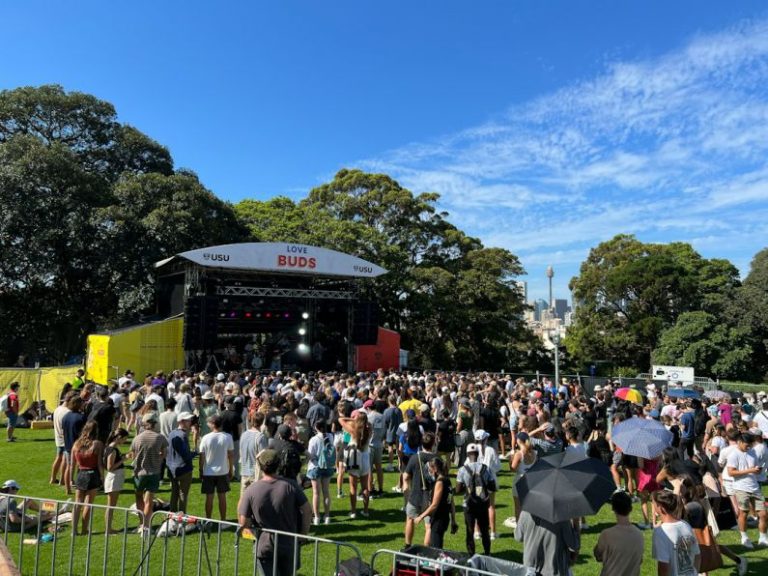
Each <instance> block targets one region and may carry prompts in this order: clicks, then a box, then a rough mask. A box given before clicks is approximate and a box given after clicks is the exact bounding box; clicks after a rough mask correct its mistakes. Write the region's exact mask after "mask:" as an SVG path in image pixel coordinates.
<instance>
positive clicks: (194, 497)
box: [0, 430, 768, 576]
mask: <svg viewBox="0 0 768 576" xmlns="http://www.w3.org/2000/svg"><path fill="white" fill-rule="evenodd" d="M17 436H18V437H19V441H18V442H17V443H15V444H9V443H6V442H4V441H0V481H4V480H6V479H9V478H13V479H15V480H17V481H18V482H19V483H20V484H21V485H22V494H23V495H25V496H34V497H41V498H56V499H66V495H65V494H64V489H63V488H60V487H58V486H51V485H49V484H48V478H49V473H50V465H51V462H52V459H53V455H54V444H53V440H52V431H47V430H42V431H31V430H19V431H18V433H17ZM512 478H513V477H512V475H511V474H510V473H509V472H506V471H505V472H503V473H502V474H501V476H500V485H501V491H500V493H499V494H498V495H497V530H498V532H499V534H500V538H499V539H498V540H496V541H495V542H494V543H493V554H494V555H495V556H498V557H501V558H505V559H508V560H512V561H516V562H521V561H522V548H521V544H520V543H518V542H516V541H515V540H514V538H513V535H512V533H511V531H510V530H509V529H507V528H506V527H504V526H503V520H504V519H505V518H507V517H509V516H511V515H512V495H511V485H512ZM395 483H396V475H395V474H394V473H390V474H386V475H385V487H386V488H387V490H388V492H387V494H386V495H385V497H384V498H381V499H375V500H373V501H372V503H371V517H370V518H369V519H361V518H359V517H358V519H356V520H350V519H349V518H348V517H347V514H348V513H349V499H348V498H347V497H345V498H343V499H341V500H339V499H336V498H335V487H334V485H332V492H333V494H334V497H333V501H332V516H333V523H332V524H331V525H329V526H320V527H313V528H312V532H311V534H313V535H316V536H319V537H323V538H328V539H332V540H337V541H340V542H346V543H350V544H354V545H355V546H357V547H358V548H359V549H360V551H361V552H362V555H363V559H364V560H365V561H370V559H371V556H372V554H373V553H374V552H375V551H376V550H377V549H382V548H389V549H393V550H399V549H400V548H402V546H403V519H404V516H403V513H402V512H400V506H401V505H402V497H401V496H400V495H399V494H395V493H394V492H391V491H389V490H390V489H391V488H392V486H394V485H395ZM346 493H348V488H347V487H346V486H345V494H346ZM238 494H239V492H238V491H233V492H231V493H230V495H229V499H228V517H229V519H230V520H234V519H235V515H236V505H237V498H238ZM307 495H308V497H311V491H307ZM159 497H160V498H162V499H164V500H168V499H169V498H170V486H169V485H167V484H165V485H163V486H162V487H161V491H160V494H159ZM96 503H97V504H105V503H106V498H105V497H104V496H103V495H99V496H98V497H97V499H96ZM132 503H133V496H132V493H131V492H130V491H129V490H126V491H124V492H123V494H122V495H121V496H120V501H119V505H120V506H124V507H129V506H130V505H131V504H132ZM189 513H190V514H193V515H202V514H203V497H202V495H201V494H200V484H199V482H198V481H197V480H196V481H195V483H194V484H193V485H192V490H191V493H190V510H189ZM459 515H460V514H459ZM633 519H634V520H636V521H639V520H640V519H641V514H640V510H639V507H638V506H637V505H636V506H635V509H634V510H633ZM127 521H128V526H129V527H131V528H134V527H136V526H137V524H138V522H137V521H136V519H135V518H134V517H130V518H128V520H127ZM589 524H590V528H589V529H588V530H587V531H586V532H585V533H583V535H582V546H581V554H580V556H579V559H578V562H577V564H576V566H575V567H574V574H575V575H576V576H581V575H584V576H592V575H596V574H598V573H599V570H600V565H599V564H597V563H596V562H595V561H594V559H593V558H592V549H593V547H594V545H595V543H596V542H597V538H598V535H599V534H600V531H601V530H603V529H605V528H608V527H610V526H611V525H613V515H612V513H611V511H610V508H609V507H607V506H606V507H603V509H602V510H601V511H600V513H599V514H598V515H597V516H595V517H592V518H590V519H589ZM122 525H123V517H122V516H117V517H116V522H115V526H117V527H122ZM459 525H460V530H459V532H458V533H457V534H456V535H450V534H446V548H448V549H451V550H457V551H463V550H464V549H465V548H464V540H463V533H464V525H463V520H462V519H461V518H459ZM103 529H104V527H103V513H101V512H97V513H96V514H95V516H94V531H95V532H96V535H95V536H94V537H93V538H92V539H91V542H90V550H88V539H87V538H85V537H79V538H76V539H75V542H74V544H73V543H72V538H71V537H70V530H69V528H67V529H66V530H64V531H63V532H61V533H60V534H59V535H58V536H57V538H56V562H55V574H69V573H70V572H71V573H74V574H86V565H87V561H86V560H87V556H88V554H90V573H92V574H101V573H102V563H103V561H104V558H105V557H106V558H107V569H106V573H107V574H116V573H119V571H120V567H121V564H122V555H123V551H125V557H126V565H127V566H129V567H134V568H135V567H136V566H137V565H138V564H139V559H140V558H141V556H142V552H143V550H144V549H143V546H142V541H141V539H140V538H139V537H138V536H137V535H135V534H130V535H128V537H127V539H126V546H125V548H123V537H122V536H117V537H116V536H112V537H110V538H109V539H108V548H107V550H106V551H105V540H106V538H105V537H104V536H103ZM419 530H420V529H418V528H417V535H416V538H415V539H414V541H415V542H419V541H420V539H421V538H422V535H423V533H422V532H420V531H419ZM750 535H751V536H752V538H753V540H756V539H757V537H756V529H750ZM217 536H218V535H217V534H216V533H214V534H213V535H211V536H210V537H206V538H204V539H201V538H200V536H199V535H194V536H192V537H187V538H186V539H185V542H184V546H185V553H184V555H183V557H184V566H183V572H184V573H185V574H198V573H201V574H208V573H209V572H208V568H207V566H208V564H207V562H206V553H207V555H208V557H209V558H210V559H211V563H212V566H213V573H214V574H216V573H220V574H234V573H235V566H234V563H235V556H236V553H235V552H236V551H235V548H234V544H235V536H234V534H233V533H231V532H223V533H222V535H221V538H218V537H217ZM650 536H651V532H650V531H646V532H645V542H646V547H645V560H644V562H643V568H642V574H644V575H648V576H650V575H652V574H656V566H655V563H654V562H653V560H652V559H651V542H650ZM1 537H2V526H0V538H1ZM28 537H29V536H28ZM719 541H720V543H721V544H726V545H728V546H730V547H731V548H732V549H733V550H734V551H735V552H736V553H738V554H741V553H746V556H747V558H748V559H749V564H750V567H749V574H754V575H758V574H768V550H755V551H751V552H745V551H744V550H743V548H742V547H741V546H740V544H739V537H738V533H737V532H735V531H725V532H723V533H721V535H720V537H719ZM201 542H204V546H203V547H201ZM241 542H242V541H241ZM181 544H182V543H181V541H180V539H169V540H168V541H167V542H165V541H164V540H162V539H159V540H158V541H156V542H155V544H154V546H153V548H152V553H151V556H150V561H149V563H148V565H149V574H162V573H163V559H164V558H165V563H166V566H165V568H166V573H167V574H180V573H181V572H182V570H181V568H182V567H180V566H179V562H178V560H179V558H180V557H181V556H182V555H181V554H180V546H181ZM166 545H167V551H165V550H164V548H165V546H166ZM53 546H54V544H53V543H45V544H41V545H39V546H33V545H20V544H19V537H18V535H13V534H9V535H8V547H9V549H10V551H11V554H12V555H13V557H14V558H15V559H17V560H18V557H19V550H20V548H21V550H22V551H23V552H22V553H23V573H24V574H32V573H34V564H35V560H36V555H39V559H38V562H39V566H40V568H39V573H40V574H51V573H52V571H51V556H52V554H53ZM105 552H106V554H105ZM313 552H314V551H313V550H312V549H311V548H305V549H304V551H303V556H302V563H303V565H304V567H305V568H304V569H302V570H301V571H300V574H311V570H307V568H309V567H311V565H312V554H313ZM319 555H320V571H319V574H321V575H324V576H326V575H327V576H330V575H332V574H333V566H334V553H333V552H332V551H331V549H330V548H328V549H320V551H319ZM348 556H349V555H348V554H345V555H344V557H348ZM70 559H71V564H72V568H71V570H70ZM725 562H726V566H725V567H724V568H722V569H720V570H718V571H716V572H714V574H723V575H725V574H732V573H735V570H734V566H733V564H732V563H731V562H730V561H729V560H725ZM217 565H218V570H219V572H217ZM376 567H377V568H379V570H380V571H381V572H382V573H386V574H388V573H389V570H388V569H387V566H386V561H382V562H381V563H379V562H377V564H376ZM238 568H239V569H238V571H237V573H244V574H249V573H252V559H251V551H250V543H247V542H242V544H241V547H240V550H239V567H238ZM198 570H199V571H198ZM126 573H127V574H132V573H133V569H131V570H127V571H126ZM144 573H145V574H146V573H147V572H146V571H145V572H144Z"/></svg>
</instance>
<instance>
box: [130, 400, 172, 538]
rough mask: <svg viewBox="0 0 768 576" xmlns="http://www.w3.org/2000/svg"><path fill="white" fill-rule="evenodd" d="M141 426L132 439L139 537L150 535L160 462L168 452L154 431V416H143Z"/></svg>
mask: <svg viewBox="0 0 768 576" xmlns="http://www.w3.org/2000/svg"><path fill="white" fill-rule="evenodd" d="M142 426H143V427H144V429H143V430H142V431H141V432H140V433H139V434H138V435H137V436H136V437H135V438H134V439H133V443H132V444H131V455H132V456H133V484H134V494H135V496H136V509H137V510H140V511H141V512H143V513H144V518H143V522H142V526H141V527H140V528H139V530H140V533H141V534H142V536H149V529H150V521H151V519H152V511H153V501H154V495H155V494H157V491H158V490H159V488H160V476H161V474H162V473H163V462H164V461H165V455H166V453H167V451H168V442H167V441H166V439H165V437H164V436H163V435H162V434H160V433H159V432H157V431H156V428H157V416H156V415H155V414H154V413H149V414H147V415H145V416H144V418H143V419H142Z"/></svg>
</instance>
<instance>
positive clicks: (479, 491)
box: [464, 464, 491, 506]
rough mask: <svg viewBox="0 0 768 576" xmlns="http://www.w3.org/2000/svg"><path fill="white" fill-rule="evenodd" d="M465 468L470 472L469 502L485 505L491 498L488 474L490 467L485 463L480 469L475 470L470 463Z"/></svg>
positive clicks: (470, 503)
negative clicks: (487, 479)
mask: <svg viewBox="0 0 768 576" xmlns="http://www.w3.org/2000/svg"><path fill="white" fill-rule="evenodd" d="M464 469H465V470H466V471H467V472H468V473H469V486H467V504H469V505H470V506H471V505H475V506H485V505H487V504H488V502H489V501H490V498H491V494H490V491H489V490H488V482H487V481H486V475H487V473H488V472H487V471H488V467H487V466H486V465H485V464H483V465H482V466H481V467H480V469H479V470H477V471H475V472H473V471H472V469H471V468H470V467H469V466H468V465H466V464H465V465H464Z"/></svg>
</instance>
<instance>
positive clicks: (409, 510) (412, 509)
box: [405, 502, 431, 524]
mask: <svg viewBox="0 0 768 576" xmlns="http://www.w3.org/2000/svg"><path fill="white" fill-rule="evenodd" d="M427 508H429V506H428V505H427V506H414V505H413V504H411V503H410V502H408V503H407V504H406V505H405V515H406V517H407V518H410V519H411V520H413V519H415V518H416V517H417V516H419V515H420V514H421V513H422V512H424V510H426V509H427ZM430 522H431V518H430V517H429V516H425V517H424V524H429V523H430Z"/></svg>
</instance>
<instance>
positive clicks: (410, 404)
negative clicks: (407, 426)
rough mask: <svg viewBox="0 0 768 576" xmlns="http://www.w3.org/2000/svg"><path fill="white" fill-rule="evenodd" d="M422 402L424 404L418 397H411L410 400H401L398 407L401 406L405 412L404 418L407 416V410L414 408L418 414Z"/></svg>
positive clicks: (401, 410) (401, 409)
mask: <svg viewBox="0 0 768 576" xmlns="http://www.w3.org/2000/svg"><path fill="white" fill-rule="evenodd" d="M421 404H422V402H421V400H417V399H416V398H411V399H410V400H406V401H405V402H401V403H400V406H398V408H400V412H402V413H403V419H406V418H407V415H406V412H408V410H413V411H414V412H416V415H417V416H418V414H419V408H421Z"/></svg>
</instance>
